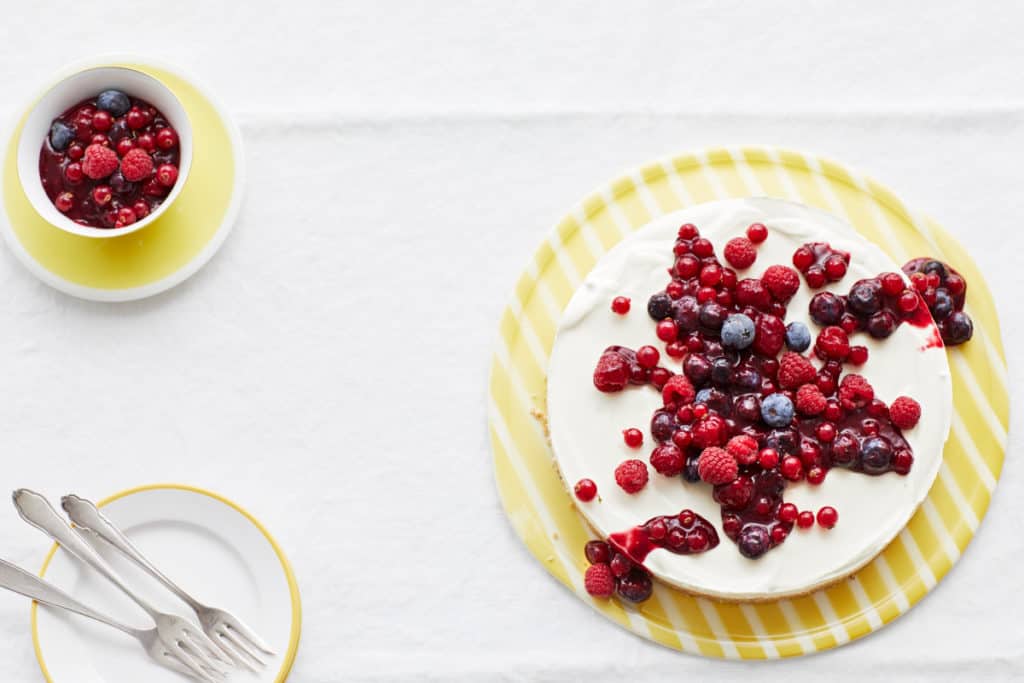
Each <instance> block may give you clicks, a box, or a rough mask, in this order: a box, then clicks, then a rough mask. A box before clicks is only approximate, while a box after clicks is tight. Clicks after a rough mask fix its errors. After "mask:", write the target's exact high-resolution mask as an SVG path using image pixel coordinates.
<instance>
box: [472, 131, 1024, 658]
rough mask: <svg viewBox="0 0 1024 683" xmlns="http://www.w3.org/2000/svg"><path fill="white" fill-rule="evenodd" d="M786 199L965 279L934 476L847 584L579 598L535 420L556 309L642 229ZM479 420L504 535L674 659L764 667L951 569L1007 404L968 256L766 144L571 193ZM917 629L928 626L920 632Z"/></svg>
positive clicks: (826, 171)
mask: <svg viewBox="0 0 1024 683" xmlns="http://www.w3.org/2000/svg"><path fill="white" fill-rule="evenodd" d="M751 196H768V197H781V198H783V199H790V200H793V201H797V202H802V203H804V204H809V205H811V206H815V207H818V208H821V209H824V210H825V211H829V212H832V213H834V214H836V215H838V216H839V217H841V218H843V219H845V220H846V221H848V222H849V223H850V224H851V225H853V226H854V228H856V229H857V231H858V232H860V233H861V234H862V235H864V236H865V237H866V238H868V239H869V240H871V241H872V242H874V243H875V244H877V245H878V246H879V247H881V248H882V250H883V251H885V252H886V253H888V254H889V255H890V256H892V257H893V258H894V259H895V260H896V261H897V262H898V263H904V262H905V261H907V260H909V258H910V257H912V256H924V255H931V256H935V257H937V258H941V259H943V260H946V261H949V262H950V263H951V264H953V265H954V267H955V268H956V269H957V270H959V271H960V272H961V273H962V274H963V275H964V277H965V278H966V279H967V282H968V283H969V289H968V295H967V312H968V313H969V314H970V316H971V318H972V319H973V320H974V324H975V327H974V338H973V339H972V340H971V341H970V342H969V343H967V344H964V345H963V346H957V347H954V348H950V349H948V350H947V352H948V355H949V365H950V371H951V373H952V378H953V406H954V410H955V414H954V416H953V429H952V431H951V432H950V436H949V440H948V441H947V442H946V446H945V449H944V450H943V454H942V458H943V463H942V468H941V469H940V470H939V476H938V478H937V479H936V480H935V484H934V485H933V486H932V488H931V490H930V491H929V493H928V497H927V499H925V502H924V503H923V504H922V505H921V507H920V508H918V511H917V513H916V514H915V515H914V517H913V518H912V519H911V520H910V523H909V524H907V526H906V527H905V528H904V529H903V531H901V532H900V534H899V535H898V536H897V537H896V539H895V540H893V542H892V543H890V544H889V546H888V547H887V548H886V549H885V550H883V551H882V553H881V554H880V555H879V556H878V557H876V558H875V559H874V560H873V561H872V562H871V563H870V564H868V565H867V566H866V567H865V568H864V569H862V570H860V571H859V572H857V574H856V575H855V576H854V577H852V578H850V579H849V580H846V581H843V582H841V583H838V584H835V585H834V586H831V587H830V588H826V589H823V590H819V591H815V592H814V593H811V594H810V595H806V596H803V597H799V598H792V599H785V600H776V601H772V602H765V603H759V604H726V603H717V602H713V601H711V600H708V599H706V598H701V597H695V596H692V595H688V594H686V593H683V592H681V591H678V590H673V589H671V588H669V587H667V586H666V585H664V584H661V583H658V582H655V589H654V595H653V596H652V598H651V599H650V600H648V601H646V602H644V603H642V604H641V605H639V606H638V607H637V608H635V609H634V608H630V607H626V606H624V605H623V603H622V602H620V601H618V600H599V599H595V598H592V597H590V596H589V595H588V594H587V592H586V590H584V587H583V572H584V571H585V569H586V560H585V558H584V556H583V545H584V543H586V541H588V540H589V539H590V538H592V537H593V534H592V532H591V531H590V529H589V528H588V526H587V525H586V523H585V522H584V520H583V518H582V517H581V516H580V514H579V513H578V512H577V511H576V508H575V506H574V505H573V501H572V499H571V497H570V495H569V492H568V491H567V490H566V487H565V485H564V484H563V483H562V481H561V479H560V478H559V476H558V471H557V469H556V468H555V467H554V464H553V460H552V458H553V456H552V453H551V447H550V445H549V443H548V440H547V438H546V434H545V425H544V423H543V421H542V419H539V418H542V417H543V415H544V413H545V412H546V408H547V406H546V403H545V402H546V396H547V392H546V389H545V383H546V372H547V370H546V369H547V363H548V356H549V354H550V353H551V346H552V344H553V342H554V337H555V329H556V327H557V324H558V320H559V318H560V316H561V313H562V310H563V309H564V308H565V306H566V304H568V302H569V299H570V298H571V297H572V294H573V292H574V291H575V289H576V287H577V286H579V284H580V283H581V282H582V280H583V278H584V277H586V275H587V273H588V272H590V269H591V268H593V267H594V264H595V263H596V262H597V260H598V259H599V258H600V257H601V256H602V255H603V254H604V253H606V252H607V251H608V250H609V249H611V248H612V247H613V246H615V245H616V244H617V243H618V242H619V241H620V240H621V239H622V238H623V237H625V236H626V235H628V234H630V233H631V232H633V231H634V230H637V229H638V228H640V227H641V226H643V225H644V224H645V223H647V222H648V221H650V220H652V219H653V218H656V217H658V216H661V215H664V214H666V213H670V212H672V211H676V210H678V209H681V208H684V207H687V206H692V205H694V204H699V203H702V202H707V201H712V200H715V199H724V198H727V197H751ZM488 409H489V427H490V436H491V450H492V452H493V456H494V468H495V476H496V479H497V484H498V492H499V494H500V495H501V500H502V503H503V504H504V507H505V512H506V514H507V515H508V518H509V521H510V522H511V523H512V527H513V528H514V530H515V531H516V533H517V534H518V535H519V537H520V538H521V539H522V540H523V542H524V543H525V544H526V546H527V547H528V548H529V550H530V552H531V553H532V554H533V555H534V556H535V557H536V558H537V560H538V561H539V562H540V563H541V565H542V566H543V567H544V568H545V569H546V570H547V571H548V572H549V573H550V574H552V575H553V576H554V577H555V578H556V579H558V580H559V581H561V582H562V583H563V584H565V586H567V587H568V588H569V589H570V590H572V591H573V592H574V593H575V594H576V595H577V596H578V597H579V598H580V599H581V600H583V601H585V602H586V603H587V604H589V605H590V606H592V607H593V608H594V609H595V610H597V611H599V612H600V613H601V614H603V615H604V616H605V617H607V618H608V619H610V620H611V621H613V622H615V623H617V624H619V625H620V626H622V627H623V628H625V629H628V630H629V631H632V632H633V633H635V634H637V635H640V636H643V637H644V638H649V639H651V640H653V641H655V642H657V643H660V644H662V645H664V646H666V647H670V648H673V649H676V650H681V651H683V652H689V653H692V654H699V655H704V656H706V657H723V658H729V659H774V658H779V657H794V656H798V655H805V654H810V653H813V652H820V651H822V650H827V649H829V648H832V647H836V646H837V645H842V644H844V643H848V642H851V641H853V640H856V639H857V638H861V637H863V636H865V635H867V634H869V633H872V632H874V631H877V630H878V629H880V628H882V627H883V626H884V625H885V624H888V623H889V622H891V621H892V620H893V619H896V618H897V617H899V616H900V615H901V614H904V613H905V612H907V610H909V609H910V608H911V607H912V606H913V605H915V604H916V603H917V602H918V601H919V600H921V599H922V598H923V597H924V596H925V595H926V594H927V593H928V592H929V591H931V590H932V589H933V588H935V586H936V585H937V584H938V582H939V581H940V580H941V579H942V577H943V576H945V575H946V574H947V573H948V572H949V570H950V569H951V568H952V566H953V564H954V563H955V562H956V561H957V560H958V559H959V558H960V555H961V554H962V553H963V551H964V549H965V548H966V547H967V544H968V543H969V542H970V541H971V538H973V536H974V533H975V531H977V528H978V525H979V524H980V523H981V520H982V518H984V516H985V511H986V510H987V509H988V504H989V500H990V499H991V497H992V492H993V490H994V489H995V486H996V482H997V481H998V480H999V474H1000V472H1001V471H1002V467H1003V458H1004V455H1005V451H1006V437H1007V424H1008V417H1009V395H1008V392H1007V377H1006V360H1005V356H1004V354H1003V345H1002V341H1001V339H1000V334H999V320H998V317H997V315H996V310H995V303H994V301H993V299H992V295H991V293H990V292H989V289H988V286H987V285H986V284H985V281H984V279H983V278H982V276H981V272H980V271H979V270H978V268H977V266H976V265H975V264H974V263H973V262H972V261H971V258H970V256H968V254H967V252H966V250H964V248H963V247H962V246H961V245H960V244H959V243H957V242H956V240H954V239H953V238H952V237H951V236H950V235H949V234H948V233H947V232H946V231H945V230H943V229H942V228H941V227H940V226H939V225H938V224H937V223H935V222H934V221H933V220H931V219H930V218H927V217H923V216H921V215H920V214H918V213H915V212H913V211H911V210H910V209H908V208H907V207H906V206H905V205H904V204H903V203H902V202H901V201H900V200H899V199H898V198H897V197H896V195H894V194H893V193H892V192H891V191H890V190H888V189H886V188H885V187H883V186H882V185H880V184H878V183H877V182H875V181H874V180H872V179H870V178H868V177H866V176H863V175H860V174H859V173H856V172H854V171H851V170H850V169H848V168H846V167H844V166H841V165H839V164H837V163H835V162H833V161H829V160H827V159H822V158H818V157H813V156H809V155H803V154H798V153H796V152H790V151H786V150H780V149H775V148H771V147H743V148H735V149H724V148H720V149H711V150H707V151H705V152H701V153H698V154H687V155H682V156H677V157H673V158H669V159H663V160H660V161H656V162H654V163H651V164H647V165H646V166H643V167H642V168H640V169H638V170H636V171H634V172H632V173H630V174H628V175H625V176H622V177H620V178H618V179H616V180H614V181H612V182H611V183H609V184H607V185H605V186H603V187H601V188H599V189H598V191H596V192H594V193H593V194H591V195H590V196H589V197H587V198H586V199H584V200H583V202H581V203H580V204H579V205H577V207H576V208H575V209H573V210H572V211H571V212H570V213H569V214H568V215H567V216H566V217H565V218H564V219H562V220H561V221H560V222H559V223H558V224H557V225H556V227H555V229H554V231H553V232H552V233H551V235H550V236H549V237H548V238H547V239H545V240H544V241H543V242H542V243H541V245H540V247H539V248H538V249H537V252H536V254H535V255H534V258H533V260H532V261H531V262H530V263H529V265H528V266H527V267H526V269H525V271H524V272H523V274H522V276H521V277H520V278H519V280H518V282H517V283H516V287H515V291H514V293H513V295H512V299H511V302H510V304H509V306H508V308H507V309H506V310H505V312H504V314H503V315H502V317H501V321H500V323H499V340H498V345H497V351H496V353H495V355H494V361H493V363H492V365H491V377H490V389H489V405H488ZM921 626H922V627H926V626H927V625H926V624H921Z"/></svg>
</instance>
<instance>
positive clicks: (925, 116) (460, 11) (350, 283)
mask: <svg viewBox="0 0 1024 683" xmlns="http://www.w3.org/2000/svg"><path fill="white" fill-rule="evenodd" d="M494 5H495V6H494V7H490V8H488V7H486V6H484V3H471V2H458V3H455V2H450V3H441V2H415V3H414V2H405V3H403V2H393V1H386V2H385V1H381V0H374V1H367V2H341V3H329V2H326V1H325V2H319V3H312V2H299V1H297V0H292V1H291V2H280V3H269V2H246V3H240V2H239V3H231V4H230V6H229V3H211V2H205V1H203V0H188V1H183V2H172V3H163V4H157V5H153V4H149V5H146V4H142V5H140V4H134V5H132V4H131V3H129V4H128V5H121V6H112V5H110V3H93V2H81V1H80V2H75V3H69V2H61V3H53V2H49V3H34V2H26V1H21V2H17V3H15V2H9V3H6V4H5V6H4V16H3V20H2V22H0V83H2V84H3V93H4V94H3V97H0V114H2V115H3V120H4V121H7V120H9V118H10V116H11V115H13V114H14V113H15V108H16V107H17V106H20V103H22V102H23V101H24V99H25V98H26V97H27V96H28V95H29V93H31V92H32V91H33V90H34V89H35V88H37V87H38V85H39V84H40V82H41V81H42V80H43V79H45V78H47V77H48V76H49V74H50V73H51V72H53V71H54V70H56V69H57V68H58V67H60V66H61V65H62V64H64V63H66V62H68V61H71V60H74V59H77V58H80V57H84V56H88V55H91V54H95V53H98V52H104V51H130V52H142V53H147V54H152V55H154V56H156V57H160V58H163V59H167V60H170V61H172V62H175V63H178V64H180V65H182V66H183V67H185V68H186V69H189V70H191V71H192V72H193V73H196V74H198V75H199V76H200V78H201V79H202V80H203V81H205V82H207V83H208V84H210V85H211V86H212V87H213V88H214V89H215V90H216V91H217V93H218V94H219V96H220V97H221V99H222V100H223V101H224V102H225V103H226V104H227V105H228V107H229V108H230V109H231V110H232V111H234V112H235V113H236V115H237V118H238V121H239V123H240V124H241V128H242V132H243V135H244V137H245V143H246V147H247V159H248V168H249V177H248V186H247V198H246V201H245V205H244V208H243V210H242V214H241V216H240V219H239V221H238V225H237V226H236V232H235V234H234V235H233V236H232V237H231V238H230V240H229V241H228V243H227V244H226V245H225V247H224V249H223V250H222V252H221V253H220V254H219V255H218V256H217V257H216V258H215V259H214V260H213V261H212V262H211V263H210V265H209V266H207V267H206V269H205V270H203V271H202V272H201V273H199V274H198V275H197V276H196V277H195V278H193V279H192V280H191V281H189V282H188V283H186V284H185V285H183V286H181V287H179V288H177V289H176V290H174V291H172V292H170V293H168V294H165V295H163V296H159V297H157V298H155V299H152V300H149V301H143V302H138V303H132V304H122V305H99V304H91V303H84V302H81V301H77V300H74V299H70V298H68V297H66V296H64V295H61V294H58V293H56V292H54V291H52V290H50V289H49V288H47V287H46V286H44V285H42V284H40V283H39V282H37V281H36V280H35V279H34V278H33V277H32V276H31V275H29V274H28V273H27V272H26V271H25V270H24V269H23V268H22V267H21V266H20V265H19V264H18V263H17V262H16V261H15V260H14V258H13V257H12V256H11V255H10V253H9V252H8V251H7V250H6V249H4V250H2V251H0V327H2V329H3V330H4V334H3V335H2V336H0V357H2V358H3V359H4V360H3V364H2V367H3V374H2V385H3V391H2V397H0V425H2V434H3V438H2V443H3V448H2V452H3V454H2V456H0V458H2V459H0V463H2V469H0V471H2V475H0V483H2V485H3V486H6V487H7V488H13V487H15V486H21V485H25V486H33V487H38V488H40V489H42V490H44V491H46V492H49V493H52V494H54V495H57V494H60V493H62V492H64V491H66V490H68V489H72V488H73V489H76V490H78V491H81V492H83V493H87V494H91V495H94V496H103V495H105V494H107V493H109V492H112V491H115V490H119V489H123V488H126V487H129V486H133V485H136V484H139V483H143V482H153V481H163V480H168V481H181V482H190V483H194V484H197V485H201V486H205V487H208V488H213V489H216V490H218V491H221V492H223V493H224V494H226V495H228V496H229V497H232V498H234V499H236V500H238V501H239V502H241V503H242V504H244V505H246V506H247V507H249V508H251V509H252V510H253V511H254V512H255V513H256V515H257V516H259V517H260V518H261V519H262V520H263V521H265V522H266V524H267V525H268V526H269V527H270V529H271V530H272V531H273V532H274V533H275V534H276V535H277V536H278V537H279V538H280V539H281V541H282V543H283V545H284V547H285V549H286V551H287V552H288V553H289V554H290V556H291V559H292V561H293V562H294V565H295V568H296V571H297V573H298V576H299V580H300V584H301V587H302V591H303V597H304V603H305V624H304V626H305V628H304V637H303V642H302V648H301V651H300V654H299V658H298V661H297V663H296V665H295V668H294V671H293V674H292V680H293V681H296V682H297V683H334V682H335V681H341V680H346V681H348V680H353V681H379V682H383V681H405V680H413V679H415V680H431V681H446V682H447V681H456V682H457V681H474V682H475V681H499V680H500V681H506V680H508V681H520V680H521V681H527V680H528V681H561V680H587V681H594V682H604V681H607V682H609V683H612V682H615V683H617V682H619V681H623V680H682V679H684V678H685V679H689V680H701V681H709V682H714V681H732V680H773V679H777V680H786V681H793V682H802V681H808V682H810V681H814V682H817V681H821V680H823V678H824V677H828V679H829V680H832V681H835V682H836V683H840V682H846V681H850V682H853V681H857V682H860V681H863V680H865V679H874V680H893V679H896V678H899V679H901V680H922V681H924V680H928V681H939V680H950V681H952V680H1002V679H1005V680H1009V679H1011V678H1015V677H1016V678H1020V677H1021V676H1024V627H1022V625H1021V621H1020V619H1021V616H1020V615H1021V613H1022V612H1024V571H1021V563H1022V562H1024V536H1022V534H1021V531H1020V528H1021V523H1020V520H1021V518H1022V516H1024V503H1022V501H1021V498H1022V493H1024V474H1022V472H1021V469H1020V467H1019V466H1018V463H1017V462H1016V457H1015V455H1016V454H1015V453H1014V450H1015V448H1016V445H1017V440H1016V434H1019V433H1020V429H1021V427H1022V425H1021V424H1020V411H1019V410H1015V411H1014V415H1013V425H1012V427H1011V443H1010V449H1009V454H1008V458H1007V466H1006V469H1005V472H1004V475H1003V477H1002V480H1001V481H1000V484H999V487H998V489H997V491H996V494H995V496H994V499H993V501H992V507H991V509H990V510H989V514H988V516H987V517H986V519H985V522H984V524H983V525H982V527H981V530H980V532H979V533H978V535H977V537H976V539H975V540H974V542H973V543H972V544H971V546H970V548H969V550H968V552H967V553H966V554H965V555H964V557H963V558H962V559H961V561H960V562H959V563H958V564H957V566H956V567H955V569H954V570H953V571H952V572H951V573H950V575H949V576H948V577H947V578H946V579H945V580H944V581H943V582H942V584H941V585H940V586H939V587H938V588H937V589H936V590H935V591H934V592H933V593H932V594H931V595H930V596H929V597H928V598H926V599H925V600H924V601H923V602H922V603H921V604H920V605H919V606H917V607H915V608H914V609H913V610H912V612H911V613H909V614H908V615H907V616H905V617H903V618H901V619H899V620H898V621H896V622H895V623H893V624H892V625H890V626H888V627H886V628H885V629H883V630H882V631H881V632H880V633H878V634H875V635H873V636H871V637H869V638H867V639H865V640H862V641H860V642H858V643H855V644H853V645H850V646H846V647H843V648H840V649H838V650H835V651H833V652H831V653H829V654H826V655H822V656H816V657H811V658H805V659H802V660H798V661H788V662H784V663H777V664H773V665H757V664H737V663H722V662H717V661H709V660H702V659H698V658H694V657H687V656H682V655H679V654H677V653H674V652H671V651H668V650H664V649H661V648H659V647H657V646H655V645H652V644H650V643H648V642H645V641H643V640H641V639H639V638H635V637H633V636H631V635H629V634H627V633H625V632H623V631H621V630H619V629H618V628H617V627H615V626H613V625H612V624H611V623H609V622H607V621H605V620H604V619H603V618H601V617H600V616H598V615H597V614H595V613H593V612H592V611H591V610H590V609H589V608H588V607H586V606H585V605H583V604H582V603H581V602H579V601H578V600H576V599H575V598H574V597H572V596H571V595H570V594H569V593H568V592H567V591H566V590H564V589H563V588H562V587H561V586H559V585H558V584H556V582H555V581H554V580H552V579H551V578H549V577H548V575H547V574H546V573H545V572H544V571H543V570H542V568H541V567H540V565H539V564H538V563H537V562H536V561H534V559H533V558H532V557H531V556H530V555H529V554H528V553H527V552H526V550H525V549H524V548H523V546H522V544H521V543H520V542H519V540H518V539H517V538H516V537H515V536H514V534H513V533H512V531H511V528H510V526H509V524H508V523H507V522H506V520H505V518H504V516H503V514H502V510H501V507H500V505H499V503H498V499H497V494H496V492H495V487H494V484H493V479H492V470H491V457H490V453H489V450H488V443H487V439H486V432H485V426H484V407H483V406H484V393H485V384H486V370H487V365H488V361H489V356H490V352H491V345H492V342H493V341H494V339H495V334H496V333H495V328H496V324H497V320H498V316H499V313H500V312H501V310H502V308H503V306H504V305H505V302H506V298H507V295H508V293H509V291H510V289H511V287H512V284H513V282H514V280H515V278H516V277H517V276H518V274H519V272H520V269H521V268H522V266H523V265H524V264H525V263H526V261H527V259H528V257H529V256H530V255H531V254H532V252H533V249H534V247H535V246H536V244H537V243H538V241H539V240H540V239H541V238H542V237H543V236H544V235H545V233H546V232H547V230H548V229H549V227H550V226H551V225H552V224H553V222H554V221H555V220H556V219H557V218H558V217H560V216H561V215H562V213H563V211H564V210H565V209H566V208H568V207H569V206H571V205H572V204H573V203H574V202H575V201H577V200H578V199H579V198H580V197H582V196H583V195H585V194H586V193H588V192H589V191H590V190H591V189H592V188H594V187H596V186H597V185H598V184H600V183H602V182H604V181H606V180H608V179H609V178H612V177H614V176H615V175H616V174H618V173H619V172H620V171H621V170H622V169H623V168H625V167H631V166H634V165H636V164H638V163H641V162H643V161H645V160H648V159H651V158H653V157H658V156H662V155H665V154H669V153H673V152H679V151H685V150H689V149H693V148H699V147H702V146H705V145H717V144H732V143H743V142H751V143H766V144H778V145H783V146H789V147H794V148H798V149H802V150H807V151H811V152H815V153H818V154H822V155H827V156H831V157H834V158H836V159H839V160H842V161H844V162H846V163H849V164H851V165H853V166H855V167H857V168H860V169H863V170H866V171H868V172H869V173H871V174H872V175H874V176H876V177H877V178H879V179H880V180H882V181H883V182H885V183H887V184H889V185H890V186H891V187H893V188H894V189H896V191H897V192H898V193H899V194H900V195H901V196H902V197H903V198H904V199H905V200H906V201H907V202H908V203H909V204H911V205H913V206H914V207H916V208H920V209H921V210H923V211H925V212H928V213H930V214H932V215H934V216H935V217H937V218H938V219H939V220H940V221H941V222H942V223H943V224H944V225H945V226H946V227H947V228H948V229H949V230H950V231H951V232H953V233H954V234H955V235H957V236H958V237H959V238H960V239H962V240H963V241H964V242H965V243H966V244H967V245H968V247H969V248H970V250H971V254H972V255H973V257H974V258H975V259H976V260H977V261H978V262H979V263H980V264H981V266H982V267H983V268H984V269H985V271H986V272H987V273H988V280H989V283H990V284H991V285H992V287H993V288H994V290H995V294H996V298H997V301H998V304H999V307H1000V312H1001V317H1002V324H1003V334H1004V339H1005V340H1006V342H1007V346H1008V349H1009V354H1010V365H1011V367H1010V375H1011V379H1010V382H1011V387H1012V392H1013V394H1014V400H1016V401H1018V405H1017V406H1016V408H1019V402H1020V400H1021V398H1022V396H1021V394H1020V391H1019V390H1018V389H1017V387H1019V386H1020V385H1021V382H1022V380H1024V376H1022V372H1021V361H1022V358H1021V355H1020V353H1019V349H1020V345H1019V344H1018V343H1017V341H1016V340H1017V339H1018V338H1019V337H1020V335H1022V334H1024V318H1022V313H1024V297H1022V296H1021V291H1020V290H1021V287H1022V285H1024V278H1022V276H1021V272H1022V264H1021V259H1022V256H1021V254H1022V252H1024V229H1022V223H1024V201H1022V197H1024V193H1022V191H1021V187H1022V179H1024V172H1022V168H1024V163H1022V160H1021V150H1022V149H1024V77H1022V74H1024V41H1022V40H1021V36H1020V30H1021V26H1022V22H1024V11H1022V10H1024V5H1021V4H1020V3H1013V2H1004V3H999V2H988V3H967V2H964V3H936V2H934V1H930V2H893V1H892V0H881V1H874V0H873V1H870V2H860V3H848V2H847V3H840V2H834V3H833V2H778V3H770V2H762V3H753V2H721V1H720V2H686V3H682V2H680V3H657V2H652V3H649V4H646V3H640V2H629V3H627V2H621V3H616V2H605V1H601V2H595V1H594V0H589V1H587V2H572V3H551V2H536V3H526V2H521V3H515V4H511V3H510V4H508V5H507V6H499V3H494ZM942 5H945V7H943V6H942ZM0 537H2V538H3V539H4V542H3V547H2V548H0V555H2V556H4V557H7V558H10V559H12V560H14V561H16V562H19V563H23V564H26V565H29V566H35V565H36V564H37V563H38V562H39V561H40V560H41V558H42V555H43V553H44V551H45V548H46V544H45V543H42V542H41V540H40V536H39V534H38V533H37V532H35V531H34V530H31V529H28V528H27V527H25V525H23V524H22V523H20V522H19V521H18V520H17V518H16V516H15V515H14V514H13V512H12V511H8V512H7V513H4V514H0ZM755 677H756V678H755ZM0 679H3V680H9V681H35V680H39V679H40V675H39V672H38V669H37V667H36V664H35V661H34V659H33V656H32V649H31V643H30V640H29V637H28V611H27V605H26V604H25V602H24V601H23V600H19V599H17V598H15V597H13V596H9V595H7V594H4V595H0ZM62 683H64V682H62Z"/></svg>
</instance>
